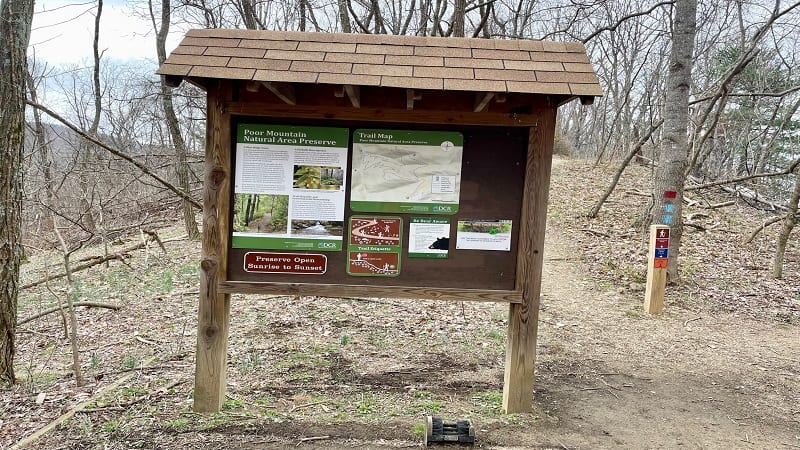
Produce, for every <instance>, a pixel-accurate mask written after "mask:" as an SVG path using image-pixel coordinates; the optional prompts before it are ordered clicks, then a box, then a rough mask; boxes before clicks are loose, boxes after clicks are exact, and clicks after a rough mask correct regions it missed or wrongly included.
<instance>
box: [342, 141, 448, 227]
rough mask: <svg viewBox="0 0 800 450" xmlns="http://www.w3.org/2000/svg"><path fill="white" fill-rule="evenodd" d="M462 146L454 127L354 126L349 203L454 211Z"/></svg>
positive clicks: (362, 207)
mask: <svg viewBox="0 0 800 450" xmlns="http://www.w3.org/2000/svg"><path fill="white" fill-rule="evenodd" d="M463 145H464V137H463V136H462V135H461V133H457V132H452V131H407V130H406V131H400V130H376V129H358V130H355V131H354V132H353V176H352V183H353V187H352V193H351V197H350V208H352V210H353V211H363V212H393V213H419V214H455V213H457V212H458V201H459V191H460V187H461V159H462V154H463V150H464V148H463Z"/></svg>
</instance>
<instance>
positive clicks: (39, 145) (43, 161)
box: [25, 70, 54, 231]
mask: <svg viewBox="0 0 800 450" xmlns="http://www.w3.org/2000/svg"><path fill="white" fill-rule="evenodd" d="M25 75H26V81H27V84H28V95H29V96H30V99H31V101H33V102H36V103H38V102H39V100H38V96H37V94H36V82H35V80H34V78H33V75H32V74H31V72H30V70H28V71H27V72H26V74H25ZM33 126H34V128H33V129H34V148H36V153H37V155H38V156H39V165H40V170H41V171H42V178H43V183H44V194H45V199H44V201H43V202H42V206H41V211H42V213H41V217H42V219H41V220H42V221H43V222H44V229H45V231H50V230H51V229H52V227H53V222H52V220H51V215H50V212H49V211H48V208H51V207H52V206H53V196H54V193H53V173H52V162H51V161H50V142H49V140H48V138H47V129H46V128H45V126H44V123H42V113H41V112H40V111H39V110H38V109H36V108H34V109H33Z"/></svg>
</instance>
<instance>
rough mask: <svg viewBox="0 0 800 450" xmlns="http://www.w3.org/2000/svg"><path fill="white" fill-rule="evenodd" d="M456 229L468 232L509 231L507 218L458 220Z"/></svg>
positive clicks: (491, 232) (509, 224)
mask: <svg viewBox="0 0 800 450" xmlns="http://www.w3.org/2000/svg"><path fill="white" fill-rule="evenodd" d="M458 231H462V232H468V233H488V234H492V235H494V234H503V233H510V232H511V221H509V220H459V221H458Z"/></svg>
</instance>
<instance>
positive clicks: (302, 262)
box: [244, 252, 328, 275]
mask: <svg viewBox="0 0 800 450" xmlns="http://www.w3.org/2000/svg"><path fill="white" fill-rule="evenodd" d="M327 268H328V257H327V256H325V255H319V254H316V253H272V252H247V253H245V255H244V271H245V272H251V273H294V274H304V275H322V274H324V273H325V271H326V270H327Z"/></svg>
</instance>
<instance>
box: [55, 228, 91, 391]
mask: <svg viewBox="0 0 800 450" xmlns="http://www.w3.org/2000/svg"><path fill="white" fill-rule="evenodd" d="M53 231H55V233H56V237H57V238H58V242H59V243H61V251H62V252H63V253H64V273H65V274H66V276H67V312H68V314H69V345H70V348H71V350H72V372H73V373H74V374H75V384H77V385H78V386H83V385H84V384H86V382H85V381H84V379H83V375H82V372H81V356H80V349H79V348H78V319H77V318H76V317H75V306H74V303H75V299H74V298H73V296H74V295H75V280H74V279H73V278H72V267H71V266H70V262H69V257H70V254H71V253H72V252H70V251H69V249H68V248H67V244H66V243H65V242H64V238H63V237H62V236H61V232H60V231H58V225H57V224H56V218H55V216H53ZM60 302H61V300H59V303H60Z"/></svg>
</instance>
